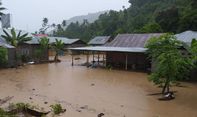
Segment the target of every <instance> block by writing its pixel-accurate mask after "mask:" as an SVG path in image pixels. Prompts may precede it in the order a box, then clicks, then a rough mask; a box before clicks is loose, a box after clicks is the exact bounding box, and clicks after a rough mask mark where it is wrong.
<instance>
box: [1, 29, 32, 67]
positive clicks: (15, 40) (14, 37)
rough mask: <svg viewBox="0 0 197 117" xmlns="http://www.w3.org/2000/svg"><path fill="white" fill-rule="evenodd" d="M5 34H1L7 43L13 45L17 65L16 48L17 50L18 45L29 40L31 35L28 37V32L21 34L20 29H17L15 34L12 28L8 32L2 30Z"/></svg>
mask: <svg viewBox="0 0 197 117" xmlns="http://www.w3.org/2000/svg"><path fill="white" fill-rule="evenodd" d="M3 32H4V34H5V35H1V36H2V37H3V38H4V39H5V40H6V41H7V43H9V44H11V45H12V46H14V47H15V48H16V49H15V59H16V67H17V66H18V60H17V59H18V57H17V50H18V45H20V44H22V43H24V42H26V41H30V40H31V39H32V37H28V33H25V34H21V32H22V31H19V33H18V34H16V31H15V29H14V28H12V29H11V31H10V33H9V32H7V31H6V30H3Z"/></svg>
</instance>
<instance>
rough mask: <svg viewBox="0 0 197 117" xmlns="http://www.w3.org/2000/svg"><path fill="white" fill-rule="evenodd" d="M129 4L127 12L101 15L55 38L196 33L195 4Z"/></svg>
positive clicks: (174, 0) (183, 0) (169, 0)
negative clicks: (123, 34)
mask: <svg viewBox="0 0 197 117" xmlns="http://www.w3.org/2000/svg"><path fill="white" fill-rule="evenodd" d="M129 3H131V5H130V7H129V8H127V9H123V10H120V11H119V12H117V11H109V12H108V13H104V14H102V15H100V16H99V19H98V20H96V21H95V22H93V23H88V22H83V23H82V24H79V23H71V24H70V25H68V26H67V28H66V29H65V30H57V32H56V34H55V35H57V36H66V37H69V38H80V39H82V40H84V41H89V40H90V39H91V38H93V37H94V36H97V35H105V36H108V35H109V36H115V35H117V34H118V33H153V32H154V33H159V32H173V33H179V32H182V31H185V30H197V0H129Z"/></svg>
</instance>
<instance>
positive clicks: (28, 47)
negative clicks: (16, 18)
mask: <svg viewBox="0 0 197 117" xmlns="http://www.w3.org/2000/svg"><path fill="white" fill-rule="evenodd" d="M4 30H6V32H8V33H10V31H11V30H10V29H4ZM15 31H16V34H18V33H19V31H20V30H15ZM26 33H28V32H26V31H21V35H22V34H26ZM0 35H4V32H3V30H2V29H1V30H0ZM27 36H28V37H32V40H30V41H27V42H24V43H22V44H19V45H18V51H17V53H18V54H20V55H21V57H22V59H28V61H34V60H35V57H36V55H35V53H36V51H37V49H38V48H39V47H40V44H39V38H38V37H36V36H34V35H32V34H31V33H28V35H27ZM1 38H2V37H1ZM2 40H3V41H4V42H5V43H6V44H8V43H7V42H6V41H5V40H4V39H3V38H2ZM48 58H49V57H48V52H46V54H43V57H42V59H43V60H44V61H47V60H48Z"/></svg>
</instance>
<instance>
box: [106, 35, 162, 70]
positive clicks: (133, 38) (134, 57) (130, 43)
mask: <svg viewBox="0 0 197 117" xmlns="http://www.w3.org/2000/svg"><path fill="white" fill-rule="evenodd" d="M160 35H162V33H147V34H119V35H117V36H116V37H115V39H114V40H113V41H112V42H110V43H108V44H106V45H105V46H106V47H124V48H140V49H146V48H145V45H146V42H147V41H148V40H149V39H150V38H151V37H159V36H160ZM138 50H139V49H138ZM125 58H127V69H132V70H143V71H146V70H148V69H149V70H150V69H151V60H149V59H148V56H147V54H146V51H136V52H127V53H124V54H123V53H120V52H118V53H117V52H107V53H106V62H107V64H108V65H111V66H113V67H119V68H124V66H125Z"/></svg>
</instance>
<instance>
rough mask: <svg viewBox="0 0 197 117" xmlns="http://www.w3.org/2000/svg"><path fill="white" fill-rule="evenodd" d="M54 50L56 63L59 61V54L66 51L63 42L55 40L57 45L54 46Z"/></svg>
mask: <svg viewBox="0 0 197 117" xmlns="http://www.w3.org/2000/svg"><path fill="white" fill-rule="evenodd" d="M53 49H54V50H55V58H54V61H55V62H57V61H58V54H59V53H60V52H61V51H63V49H64V43H63V41H62V40H58V39H55V43H54V45H53Z"/></svg>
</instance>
